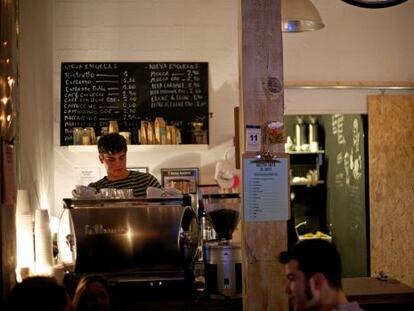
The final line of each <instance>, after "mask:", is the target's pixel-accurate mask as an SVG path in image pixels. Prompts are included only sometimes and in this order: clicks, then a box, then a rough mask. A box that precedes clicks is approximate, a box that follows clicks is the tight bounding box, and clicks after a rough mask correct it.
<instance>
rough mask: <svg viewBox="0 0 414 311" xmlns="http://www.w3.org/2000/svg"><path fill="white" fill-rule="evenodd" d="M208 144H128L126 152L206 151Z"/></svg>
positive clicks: (78, 148) (89, 148) (77, 149)
mask: <svg viewBox="0 0 414 311" xmlns="http://www.w3.org/2000/svg"><path fill="white" fill-rule="evenodd" d="M207 150H208V145H201V144H200V145H195V144H188V145H187V144H185V145H128V152H147V151H159V152H171V151H180V152H196V151H207ZM68 151H69V152H95V153H96V152H98V148H97V147H96V146H95V145H85V146H83V145H71V146H68Z"/></svg>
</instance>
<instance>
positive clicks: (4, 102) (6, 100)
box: [1, 97, 9, 105]
mask: <svg viewBox="0 0 414 311" xmlns="http://www.w3.org/2000/svg"><path fill="white" fill-rule="evenodd" d="M1 101H2V102H3V104H4V105H7V102H8V101H9V99H8V98H7V97H3V98H2V99H1Z"/></svg>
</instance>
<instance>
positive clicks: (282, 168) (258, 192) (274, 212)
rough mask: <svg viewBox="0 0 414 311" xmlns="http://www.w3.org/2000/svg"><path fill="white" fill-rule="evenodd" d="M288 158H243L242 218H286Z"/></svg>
mask: <svg viewBox="0 0 414 311" xmlns="http://www.w3.org/2000/svg"><path fill="white" fill-rule="evenodd" d="M288 167H289V161H288V158H286V157H278V158H277V160H269V161H261V160H255V159H253V158H244V159H243V187H244V220H245V221H275V220H288V219H289V174H288V171H289V170H288Z"/></svg>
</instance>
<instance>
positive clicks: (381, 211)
mask: <svg viewBox="0 0 414 311" xmlns="http://www.w3.org/2000/svg"><path fill="white" fill-rule="evenodd" d="M368 127H369V130H368V133H369V135H368V140H369V143H368V146H369V175H370V176H369V188H370V233H371V275H373V276H375V275H377V274H378V273H379V272H380V271H384V272H385V273H386V274H388V275H390V276H391V277H394V278H396V279H398V280H400V281H401V282H404V283H406V284H408V285H410V286H414V239H413V235H414V137H413V136H414V96H388V95H386V96H369V97H368Z"/></svg>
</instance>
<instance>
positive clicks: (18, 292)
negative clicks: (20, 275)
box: [5, 276, 73, 311]
mask: <svg viewBox="0 0 414 311" xmlns="http://www.w3.org/2000/svg"><path fill="white" fill-rule="evenodd" d="M5 307H6V308H5V309H6V310H8V311H12V310H13V311H16V310H42V311H71V310H73V306H72V302H71V300H70V298H69V295H68V294H67V292H66V290H65V288H64V287H63V286H61V285H59V284H58V283H57V281H56V279H54V278H50V277H41V276H38V277H30V278H27V279H24V280H23V281H22V282H21V283H17V284H16V285H15V286H14V287H13V289H12V290H11V292H10V294H9V295H8V297H7V299H6V304H5Z"/></svg>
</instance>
